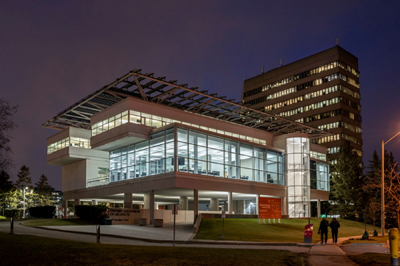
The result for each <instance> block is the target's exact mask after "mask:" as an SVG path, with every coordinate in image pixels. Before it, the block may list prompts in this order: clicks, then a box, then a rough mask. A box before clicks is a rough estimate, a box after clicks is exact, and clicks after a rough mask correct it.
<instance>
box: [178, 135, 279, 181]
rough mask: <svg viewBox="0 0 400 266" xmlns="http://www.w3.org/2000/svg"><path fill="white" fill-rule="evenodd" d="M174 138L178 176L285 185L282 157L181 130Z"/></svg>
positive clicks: (265, 150)
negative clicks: (197, 176) (198, 176)
mask: <svg viewBox="0 0 400 266" xmlns="http://www.w3.org/2000/svg"><path fill="white" fill-rule="evenodd" d="M177 136H178V141H177V148H178V150H177V156H178V171H180V172H189V173H194V174H201V175H209V176H219V177H226V178H232V179H241V180H248V181H256V182H263V183H272V184H281V185H284V184H285V178H284V177H285V167H284V154H283V153H279V152H276V151H272V150H268V149H265V148H261V147H257V146H253V145H250V144H247V143H242V142H239V141H234V140H231V139H227V138H221V137H217V136H215V135H212V134H206V133H201V132H197V131H194V130H188V129H184V128H178V130H177Z"/></svg>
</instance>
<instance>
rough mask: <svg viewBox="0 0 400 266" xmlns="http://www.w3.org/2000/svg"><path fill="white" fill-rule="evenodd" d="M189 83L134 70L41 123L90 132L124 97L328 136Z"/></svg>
mask: <svg viewBox="0 0 400 266" xmlns="http://www.w3.org/2000/svg"><path fill="white" fill-rule="evenodd" d="M187 85H188V84H179V85H178V84H177V81H176V80H170V81H166V79H165V77H157V78H156V77H154V74H153V73H148V74H142V73H141V69H135V70H132V71H130V72H129V73H127V74H126V75H124V76H122V77H121V78H118V79H117V80H116V81H114V82H112V83H111V84H109V85H106V86H104V87H102V88H101V89H99V90H97V91H95V92H94V93H92V94H90V95H89V96H87V97H86V98H84V99H82V100H80V101H79V102H77V103H75V104H74V105H72V106H70V107H68V108H67V109H65V110H64V111H62V112H60V113H59V114H57V115H56V116H55V117H53V118H52V119H50V120H48V121H47V122H46V123H44V124H43V126H44V127H47V128H55V129H65V128H67V127H77V128H84V129H90V117H91V116H92V115H94V114H96V113H98V112H101V111H103V110H105V109H107V108H108V107H110V106H112V105H114V104H116V103H118V102H119V101H121V100H123V99H125V98H127V97H135V98H139V99H141V100H143V101H148V102H153V103H158V104H163V105H166V106H169V107H173V108H178V109H180V110H184V111H186V112H191V113H196V114H200V115H204V116H207V117H211V118H214V119H218V120H222V121H226V122H231V123H236V124H240V125H243V126H247V127H251V128H257V129H260V130H264V131H268V132H271V133H274V134H276V135H283V134H289V133H299V132H301V133H307V134H309V137H310V138H318V137H321V136H326V135H330V133H328V132H325V131H323V130H319V129H316V128H313V127H310V126H307V125H304V124H302V123H298V122H294V121H291V120H289V119H286V118H282V117H279V116H276V115H273V114H269V113H266V112H264V111H261V110H256V109H253V108H250V107H248V106H244V105H242V104H241V103H239V102H235V101H234V99H226V96H221V97H218V96H217V93H208V91H207V90H199V89H198V88H197V87H191V88H189V87H188V86H187Z"/></svg>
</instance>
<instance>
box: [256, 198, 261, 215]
mask: <svg viewBox="0 0 400 266" xmlns="http://www.w3.org/2000/svg"><path fill="white" fill-rule="evenodd" d="M259 197H260V195H256V214H257V215H258V204H259V202H258V198H259Z"/></svg>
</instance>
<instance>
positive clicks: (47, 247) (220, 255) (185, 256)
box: [0, 233, 309, 266]
mask: <svg viewBox="0 0 400 266" xmlns="http://www.w3.org/2000/svg"><path fill="white" fill-rule="evenodd" d="M0 250H2V251H3V252H0V262H1V265H110V264H112V265H168V266H170V265H219V266H220V265H222V266H224V265H265V264H268V265H269V266H273V265H289V266H296V265H304V266H308V265H309V263H308V256H307V254H304V253H300V254H299V253H292V252H288V251H279V250H243V249H212V248H209V249H208V248H190V247H188V248H187V247H184V248H183V247H175V248H174V247H148V246H128V245H107V244H95V243H83V242H76V241H69V240H61V239H52V238H45V237H36V236H28V235H10V234H5V233H0ZM21 254H23V255H21Z"/></svg>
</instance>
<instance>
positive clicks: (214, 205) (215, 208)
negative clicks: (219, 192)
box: [210, 198, 219, 211]
mask: <svg viewBox="0 0 400 266" xmlns="http://www.w3.org/2000/svg"><path fill="white" fill-rule="evenodd" d="M218 205H219V201H218V199H217V198H211V199H210V211H218Z"/></svg>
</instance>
